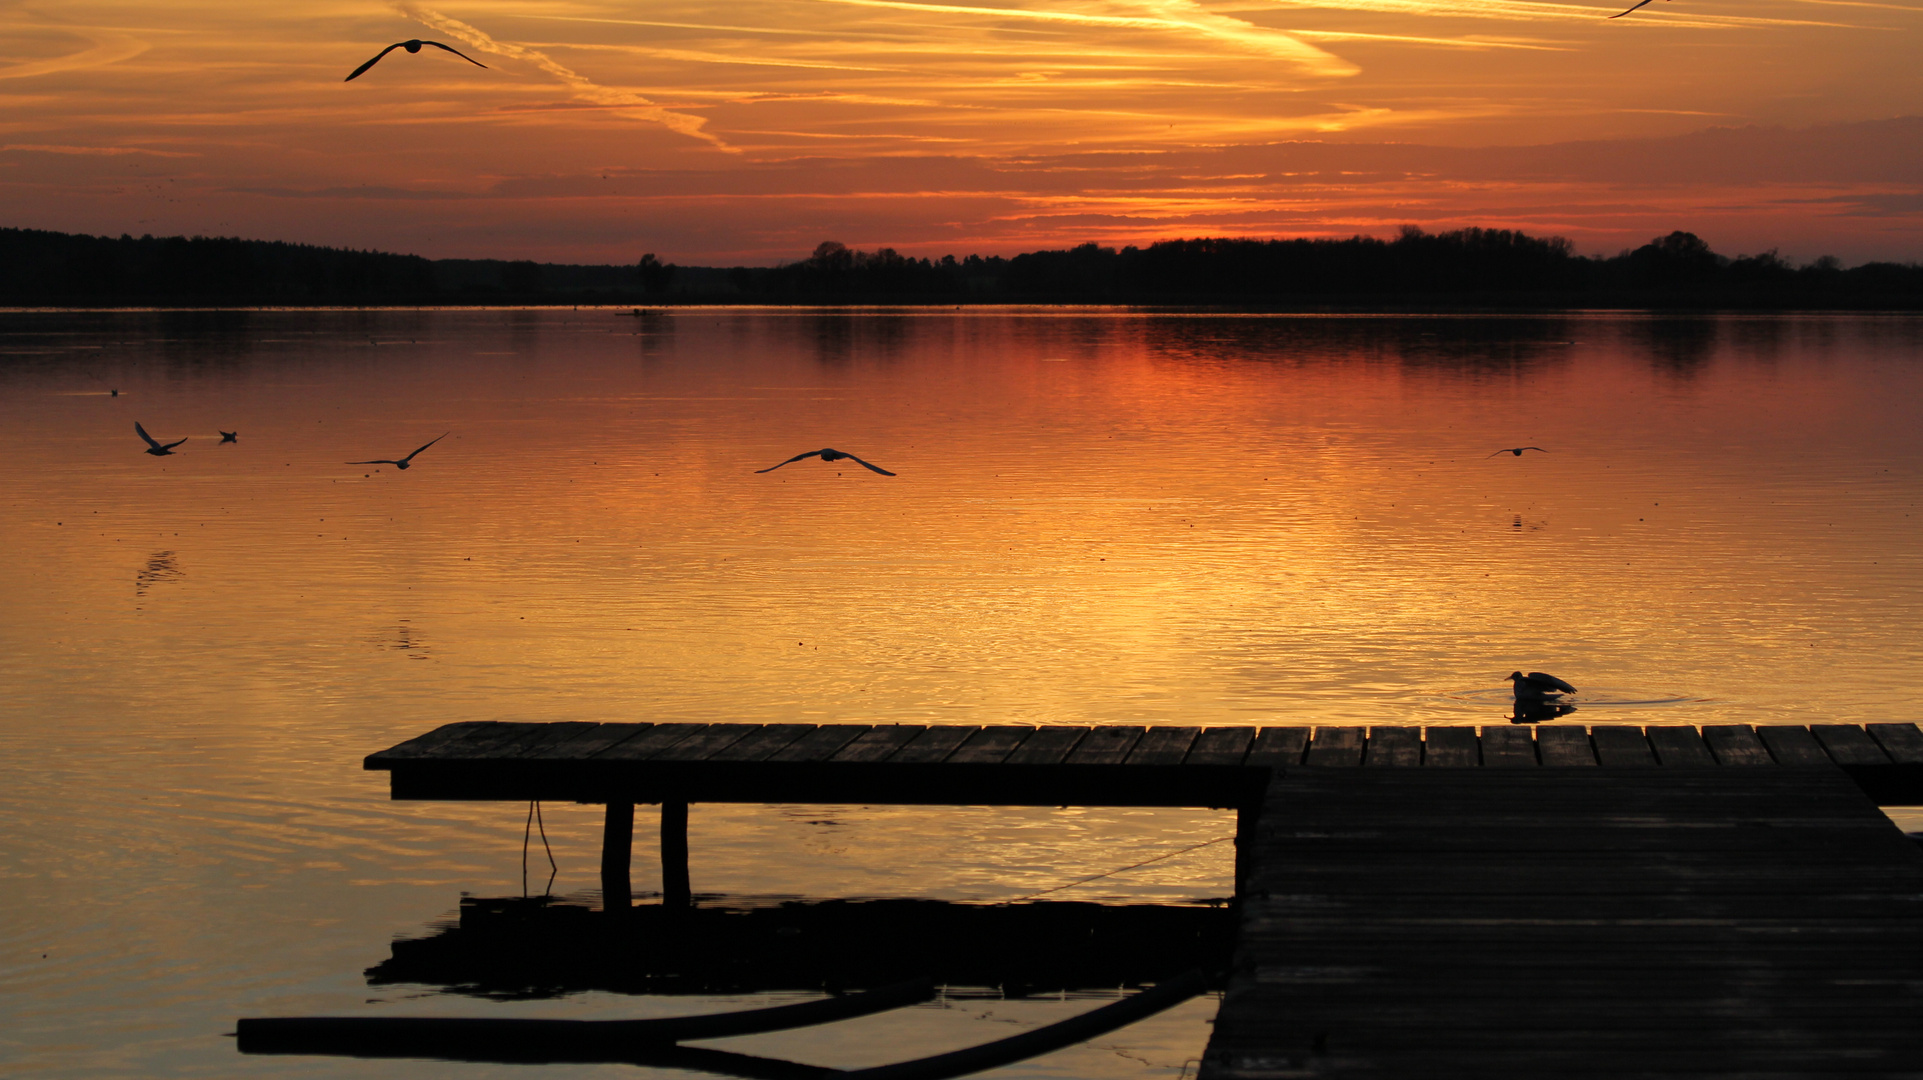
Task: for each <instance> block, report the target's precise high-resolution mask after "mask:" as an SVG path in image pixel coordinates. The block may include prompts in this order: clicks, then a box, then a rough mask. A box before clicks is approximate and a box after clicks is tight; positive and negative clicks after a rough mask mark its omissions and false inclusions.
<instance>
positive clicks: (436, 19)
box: [394, 3, 736, 152]
mask: <svg viewBox="0 0 1923 1080" xmlns="http://www.w3.org/2000/svg"><path fill="white" fill-rule="evenodd" d="M394 7H395V9H396V10H398V11H399V12H401V14H403V15H406V16H407V17H408V18H410V19H413V20H415V21H416V22H419V23H421V24H422V25H424V26H430V27H433V28H434V29H436V30H439V31H441V32H442V33H444V34H449V35H452V36H453V37H456V38H459V39H460V40H462V41H464V42H466V43H467V44H469V45H472V46H474V47H475V48H477V49H480V50H482V51H484V52H490V53H494V54H495V55H497V56H506V57H509V58H511V59H514V60H525V61H527V62H529V63H531V64H533V65H534V66H535V67H538V68H540V69H541V70H542V71H545V72H547V73H548V74H549V75H552V76H553V77H554V78H556V79H558V80H559V81H560V82H561V83H562V84H563V85H565V86H567V88H568V89H569V91H571V92H572V93H573V94H574V96H575V97H577V98H579V99H581V100H583V101H591V102H593V103H595V104H597V105H612V106H617V107H619V108H620V109H621V111H622V112H623V113H624V114H625V115H628V116H632V117H635V118H637V119H641V120H648V121H652V122H653V123H657V124H660V125H661V126H663V127H665V128H668V129H669V130H671V131H676V132H679V133H680V134H683V135H687V136H690V137H692V138H696V139H700V140H702V141H704V142H708V143H712V144H713V145H714V146H715V147H717V148H719V149H722V150H727V151H729V152H736V151H735V150H734V148H733V147H731V146H729V145H728V144H727V143H726V142H725V141H723V140H722V139H721V138H719V137H718V136H715V135H713V134H710V133H708V132H706V131H704V130H702V129H703V127H705V126H706V124H707V122H708V121H707V118H706V117H702V116H690V115H688V114H687V113H680V112H674V111H673V110H671V109H666V108H663V107H662V106H660V105H658V104H656V103H655V102H653V101H651V100H649V99H648V98H645V97H643V96H641V95H640V94H637V93H634V92H633V91H630V90H620V89H616V88H614V87H609V86H601V85H599V84H597V83H595V82H594V81H592V80H591V79H589V78H587V77H586V76H584V75H582V74H580V73H579V72H577V71H575V70H573V69H572V68H569V67H566V66H564V65H562V64H560V63H558V62H556V61H555V60H554V58H553V57H550V56H549V55H548V54H546V53H544V52H541V51H540V50H539V49H530V48H527V47H525V46H522V45H516V44H514V43H513V42H508V41H497V40H495V39H494V37H493V36H491V35H489V34H487V33H486V32H484V31H482V30H479V29H476V28H475V27H473V26H470V25H468V24H467V23H464V22H462V21H461V20H459V19H455V18H451V17H449V16H447V15H443V14H441V13H440V12H438V11H435V10H433V9H431V8H424V7H419V6H417V5H414V4H410V3H397V4H395V5H394Z"/></svg>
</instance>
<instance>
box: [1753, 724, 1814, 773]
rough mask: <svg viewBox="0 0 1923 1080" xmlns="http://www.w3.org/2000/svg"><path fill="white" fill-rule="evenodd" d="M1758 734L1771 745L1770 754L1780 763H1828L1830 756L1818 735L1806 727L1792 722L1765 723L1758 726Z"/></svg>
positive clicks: (1765, 744) (1766, 743)
mask: <svg viewBox="0 0 1923 1080" xmlns="http://www.w3.org/2000/svg"><path fill="white" fill-rule="evenodd" d="M1756 735H1757V737H1758V738H1760V739H1762V740H1763V745H1764V746H1767V747H1769V756H1770V757H1773V758H1775V759H1776V764H1778V765H1828V764H1830V763H1831V762H1830V756H1829V755H1828V754H1826V753H1824V752H1823V747H1822V746H1821V745H1820V744H1818V743H1817V741H1816V736H1814V735H1811V734H1810V733H1809V729H1808V728H1806V727H1797V726H1794V725H1790V724H1763V725H1759V726H1758V727H1757V728H1756Z"/></svg>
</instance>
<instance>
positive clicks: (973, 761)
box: [948, 724, 1035, 765]
mask: <svg viewBox="0 0 1923 1080" xmlns="http://www.w3.org/2000/svg"><path fill="white" fill-rule="evenodd" d="M1033 734H1035V729H1034V728H1032V727H1028V726H1026V725H1019V726H1018V725H1013V724H997V725H993V726H990V727H985V728H982V729H981V730H979V731H977V732H975V733H974V734H973V735H970V736H969V737H968V740H967V741H966V742H964V743H962V744H961V745H960V746H957V747H956V748H955V752H954V753H952V754H949V755H948V764H950V765H1000V764H1001V763H1002V761H1003V759H1005V758H1007V757H1008V755H1010V754H1012V753H1014V752H1015V748H1016V747H1018V746H1020V745H1021V744H1022V743H1023V742H1024V741H1026V740H1027V739H1028V737H1029V736H1031V735H1033Z"/></svg>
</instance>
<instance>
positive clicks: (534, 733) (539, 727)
mask: <svg viewBox="0 0 1923 1080" xmlns="http://www.w3.org/2000/svg"><path fill="white" fill-rule="evenodd" d="M550 726H551V725H548V724H531V723H518V722H517V723H511V724H510V723H503V724H496V725H495V726H494V727H493V729H491V730H490V731H486V732H476V733H474V734H473V735H471V736H469V737H468V738H464V739H456V740H453V741H452V742H448V743H445V744H443V745H442V746H441V748H440V749H439V750H437V751H435V753H434V757H433V759H432V760H434V761H479V760H486V759H491V758H511V757H515V756H517V755H519V754H520V752H521V751H522V750H523V749H524V748H526V747H527V746H529V745H531V744H533V743H537V742H540V741H541V738H542V736H544V735H546V734H547V729H548V728H549V727H550Z"/></svg>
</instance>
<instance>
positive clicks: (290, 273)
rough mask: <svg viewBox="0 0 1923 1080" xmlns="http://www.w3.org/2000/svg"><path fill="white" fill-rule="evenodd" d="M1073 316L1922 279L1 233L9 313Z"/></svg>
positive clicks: (1856, 272)
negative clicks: (461, 252)
mask: <svg viewBox="0 0 1923 1080" xmlns="http://www.w3.org/2000/svg"><path fill="white" fill-rule="evenodd" d="M729 302H733V303H740V302H751V303H778V304H868V303H879V304H890V303H1041V304H1056V303H1075V304H1185V305H1186V304H1202V305H1220V306H1245V307H1272V308H1290V307H1310V308H1314V307H1342V306H1356V307H1370V306H1376V307H1395V306H1414V307H1442V306H1451V305H1456V306H1522V307H1596V306H1612V307H1613V306H1634V307H1648V306H1656V307H1737V308H1910V309H1914V308H1923V266H1919V265H1918V264H1915V263H1889V262H1873V263H1866V264H1864V265H1861V266H1856V267H1848V268H1846V267H1844V266H1843V265H1842V264H1841V263H1840V262H1839V261H1838V260H1836V259H1834V258H1829V257H1825V258H1822V259H1818V260H1816V261H1814V262H1811V263H1808V264H1806V265H1800V266H1799V265H1793V264H1791V263H1790V262H1788V261H1786V260H1784V259H1782V258H1780V257H1778V256H1777V254H1776V253H1775V252H1774V251H1770V252H1765V253H1763V254H1761V255H1750V256H1740V257H1735V258H1731V257H1728V256H1724V255H1719V254H1717V253H1716V252H1714V251H1712V250H1711V249H1710V247H1709V245H1708V244H1706V243H1705V242H1704V241H1703V240H1702V239H1701V238H1699V237H1697V236H1695V235H1694V234H1692V233H1687V232H1672V233H1670V234H1669V235H1667V236H1662V237H1658V238H1656V239H1654V240H1652V241H1650V242H1649V243H1647V244H1644V245H1643V246H1641V247H1638V248H1634V249H1631V250H1626V251H1623V252H1621V253H1620V254H1617V255H1613V256H1584V255H1579V254H1577V253H1576V252H1575V250H1574V246H1573V245H1572V244H1571V243H1570V242H1569V241H1568V240H1565V239H1563V238H1561V237H1547V238H1544V237H1535V236H1530V235H1528V234H1526V233H1522V232H1518V231H1514V230H1509V229H1458V230H1454V231H1451V232H1443V233H1428V232H1424V231H1423V230H1421V229H1418V228H1415V227H1412V226H1410V227H1404V228H1403V229H1402V231H1401V233H1400V234H1399V235H1397V236H1396V237H1394V238H1392V239H1378V238H1374V237H1366V236H1356V237H1349V238H1346V239H1278V240H1250V239H1235V238H1204V239H1194V240H1165V241H1161V242H1158V243H1153V244H1149V245H1147V246H1146V247H1134V246H1130V247H1124V248H1121V249H1119V250H1117V249H1116V248H1113V247H1103V246H1100V245H1097V244H1092V243H1090V244H1083V245H1081V246H1080V247H1074V248H1067V249H1064V250H1057V251H1033V252H1028V253H1025V254H1021V255H1016V256H1013V257H1010V258H1004V257H1002V256H998V255H997V256H987V257H983V256H980V255H969V256H966V257H964V258H959V259H958V258H956V257H954V256H952V255H950V256H944V257H942V258H940V259H929V258H919V259H918V258H912V257H909V256H904V255H902V254H900V253H898V252H896V251H895V250H894V249H892V248H886V247H884V248H880V249H878V250H876V251H872V252H868V251H857V250H854V249H852V248H849V247H847V246H846V245H844V244H840V243H837V242H834V241H825V242H823V243H822V244H821V245H820V246H818V247H817V248H815V250H814V252H813V254H811V255H810V256H809V257H808V258H806V259H801V260H798V261H795V262H791V263H786V264H783V265H779V266H772V267H747V266H737V267H725V268H724V267H681V266H675V265H674V264H672V263H663V262H661V261H660V260H659V259H657V258H656V257H655V256H654V255H653V254H648V255H645V256H643V257H642V258H641V259H640V260H639V261H638V262H637V263H634V264H630V265H626V266H605V265H574V264H562V263H535V262H531V261H526V260H521V261H508V260H495V259H441V260H429V259H424V258H420V257H418V256H413V255H394V254H388V253H385V252H378V251H352V250H343V249H337V248H323V247H313V246H309V245H304V244H288V243H282V242H277V241H259V240H239V239H227V238H210V237H191V238H190V237H180V236H173V237H162V238H156V237H152V236H143V237H139V238H137V239H136V238H134V237H132V236H126V235H123V236H120V237H118V238H112V237H95V236H81V235H73V234H67V233H56V232H43V231H37V230H28V229H0V304H5V305H10V306H25V305H74V306H89V305H98V306H113V305H159V306H167V305H180V306H197V305H249V306H252V305H307V304H323V305H324V304H366V305H380V304H399V305H408V304H463V303H516V304H518V303H572V304H590V303H603V304H629V303H635V304H640V303H646V304H660V303H729Z"/></svg>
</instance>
